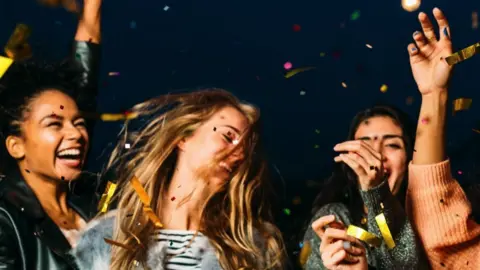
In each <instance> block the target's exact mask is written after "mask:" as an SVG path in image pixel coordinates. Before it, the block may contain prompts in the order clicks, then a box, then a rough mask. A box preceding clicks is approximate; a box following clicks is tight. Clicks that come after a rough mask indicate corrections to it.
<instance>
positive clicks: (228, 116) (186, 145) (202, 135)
mask: <svg viewBox="0 0 480 270" xmlns="http://www.w3.org/2000/svg"><path fill="white" fill-rule="evenodd" d="M248 124H249V123H248V119H247V118H246V117H245V115H244V114H243V113H242V112H240V111H239V110H237V109H235V108H233V107H224V108H223V109H221V110H219V111H218V112H216V113H215V114H214V115H213V116H212V117H211V118H210V119H209V120H207V121H206V122H205V123H203V124H202V125H201V126H200V127H199V128H198V129H196V130H195V132H194V133H193V134H192V135H191V136H189V137H188V138H185V139H184V141H182V143H181V144H180V145H179V148H180V149H181V151H180V155H179V164H184V165H185V167H186V168H187V169H188V170H190V171H192V172H196V171H197V170H198V169H200V168H202V167H203V166H206V165H208V164H209V163H210V162H212V161H213V160H215V158H216V157H217V155H219V154H220V153H222V152H223V151H229V150H232V149H234V148H235V147H236V146H237V144H238V142H239V139H240V136H241V134H243V133H244V131H245V129H246V128H247V127H248ZM243 159H244V154H243V148H242V147H241V145H240V146H239V147H237V148H236V149H235V151H233V152H232V153H230V154H229V155H228V156H227V157H225V159H224V160H221V161H219V163H218V165H217V166H214V168H213V170H214V173H213V174H212V175H213V177H212V179H206V180H207V181H209V182H210V183H211V184H213V185H219V184H222V183H224V182H225V181H228V179H229V178H230V177H231V175H232V173H233V172H234V171H235V169H236V168H238V166H239V164H240V163H241V162H242V161H243Z"/></svg>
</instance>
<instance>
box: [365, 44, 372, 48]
mask: <svg viewBox="0 0 480 270" xmlns="http://www.w3.org/2000/svg"><path fill="white" fill-rule="evenodd" d="M365 46H367V48H369V49H373V47H372V45H370V44H366V45H365Z"/></svg>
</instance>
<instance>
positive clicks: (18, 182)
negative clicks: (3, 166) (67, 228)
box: [0, 168, 96, 255]
mask: <svg viewBox="0 0 480 270" xmlns="http://www.w3.org/2000/svg"><path fill="white" fill-rule="evenodd" d="M90 180H91V179H90ZM77 181H82V182H83V181H84V180H80V179H79V180H77ZM75 185H76V184H75ZM72 186H73V185H72ZM88 193H89V194H82V196H78V195H76V194H74V193H73V192H69V194H68V197H67V203H68V206H69V207H71V208H72V209H74V210H75V211H76V212H77V213H78V214H79V215H80V216H81V217H82V218H83V219H84V220H85V221H88V220H89V219H90V218H91V217H92V216H93V215H94V213H95V212H94V211H92V210H93V209H95V208H94V207H93V202H96V200H95V194H94V192H93V191H90V192H88ZM0 197H3V198H4V200H5V201H7V202H8V203H10V204H11V205H12V206H13V207H15V208H16V209H17V210H18V211H19V212H21V213H22V215H24V218H26V219H27V220H28V221H29V222H32V224H34V226H33V228H34V231H33V234H34V235H36V236H37V237H39V238H40V239H41V240H42V242H44V243H45V244H46V245H48V246H49V247H50V248H51V249H52V250H53V251H54V252H55V253H57V254H58V255H62V254H64V253H65V252H67V251H68V250H70V248H71V246H70V243H69V242H68V241H67V239H66V238H65V236H64V235H63V233H62V232H61V231H60V228H58V226H57V225H56V224H55V223H54V222H53V221H52V219H51V218H50V217H49V216H48V215H47V214H46V213H45V211H44V210H43V208H42V206H41V204H40V202H39V201H38V199H37V197H36V196H35V194H34V193H33V191H32V189H31V188H30V187H29V186H28V185H27V183H26V182H25V180H24V179H23V177H22V175H21V173H20V172H19V170H18V168H16V169H14V170H10V172H9V173H8V174H7V175H6V177H5V178H4V179H2V180H1V181H0Z"/></svg>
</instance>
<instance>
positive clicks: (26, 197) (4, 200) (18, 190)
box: [0, 42, 100, 270]
mask: <svg viewBox="0 0 480 270" xmlns="http://www.w3.org/2000/svg"><path fill="white" fill-rule="evenodd" d="M99 57H100V46H99V45H97V44H92V43H89V42H75V44H74V54H73V57H72V59H71V60H70V62H69V65H73V66H74V67H75V68H78V71H79V72H80V73H81V75H82V76H81V80H79V82H78V83H79V84H80V85H79V88H78V93H76V97H77V102H78V103H79V106H80V108H83V109H89V108H93V107H94V106H95V103H96V102H95V100H96V95H97V83H98V80H97V78H98V74H97V73H98V65H99ZM98 183H99V181H98V178H97V176H96V175H92V176H84V177H81V179H79V180H77V181H75V182H73V183H72V190H71V191H70V192H69V195H68V197H67V201H68V205H69V206H70V207H71V208H72V209H74V210H75V211H76V212H77V213H78V214H79V215H80V216H81V217H82V218H83V219H84V220H89V219H91V218H92V217H93V216H94V215H95V213H96V204H97V202H98V199H99V196H100V195H99V194H97V193H96V190H97V189H98V190H100V189H99V188H98ZM79 195H81V196H79ZM70 249H71V246H70V244H69V242H68V241H67V239H66V238H65V237H64V235H63V234H62V232H61V231H60V229H59V228H58V226H57V225H56V224H55V223H54V222H53V221H52V220H51V219H50V218H49V217H48V215H47V214H46V213H45V212H44V210H43V208H42V206H41V205H40V203H39V201H38V199H37V197H36V196H35V194H34V193H33V191H32V190H31V189H30V187H29V186H28V185H27V184H26V182H25V180H24V179H23V177H22V176H21V174H20V172H19V170H18V168H10V169H9V171H8V172H7V173H6V176H5V177H4V178H3V179H0V269H15V270H43V269H45V270H47V269H48V270H57V269H58V270H60V269H62V270H63V269H76V266H75V264H74V263H73V260H72V258H71V257H70V256H69V255H68V254H67V252H68V251H69V250H70Z"/></svg>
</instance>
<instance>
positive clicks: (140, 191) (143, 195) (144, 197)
mask: <svg viewBox="0 0 480 270" xmlns="http://www.w3.org/2000/svg"><path fill="white" fill-rule="evenodd" d="M130 184H131V185H132V187H133V189H134V190H135V192H136V193H137V195H138V197H139V198H140V201H142V203H143V205H144V207H143V212H144V213H145V214H146V215H147V217H148V219H149V220H150V221H151V222H152V223H153V224H154V225H155V227H158V228H161V227H163V225H162V223H161V222H160V218H158V217H157V215H155V213H154V212H153V210H152V208H151V207H150V202H151V201H152V200H151V198H150V196H148V194H147V192H146V191H145V189H144V188H143V186H142V183H140V181H139V180H138V178H137V177H136V176H134V177H132V179H131V180H130Z"/></svg>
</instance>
